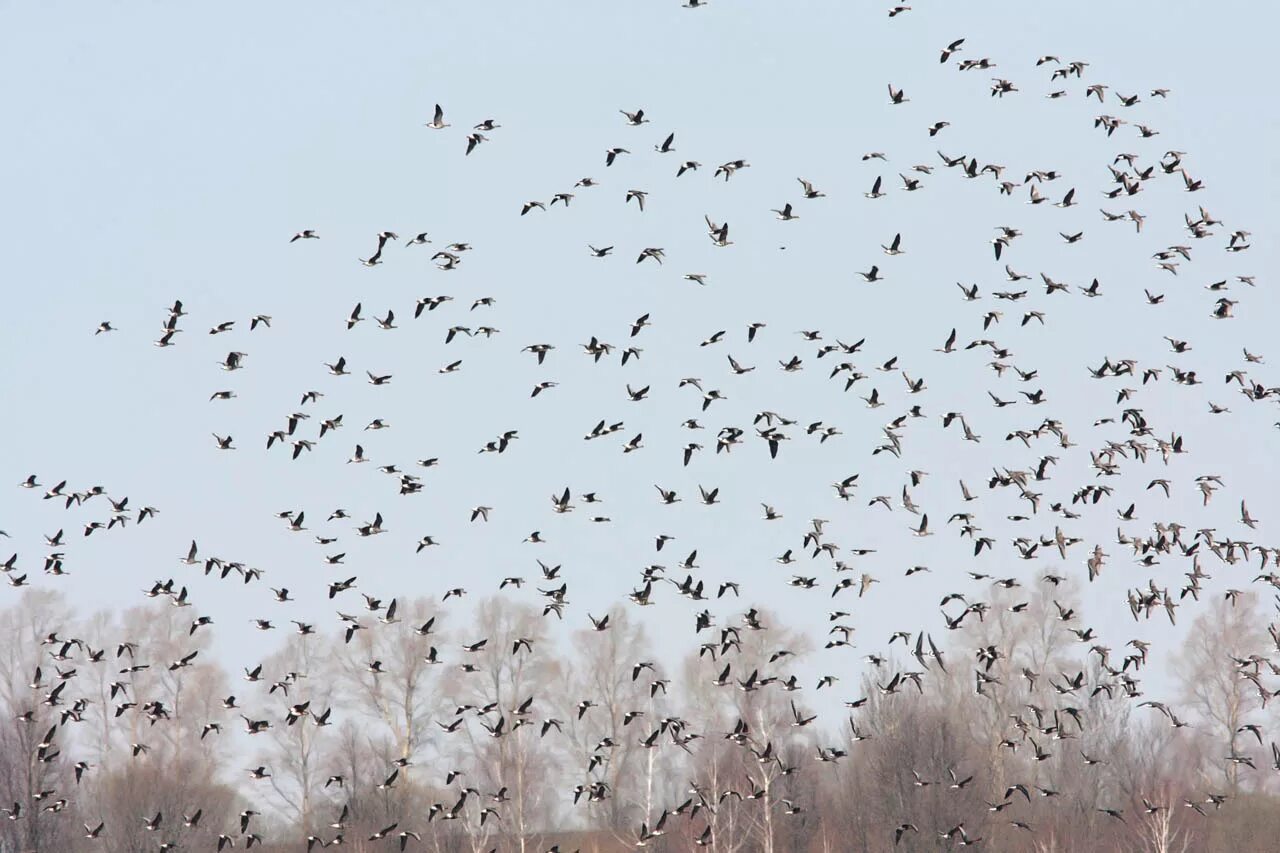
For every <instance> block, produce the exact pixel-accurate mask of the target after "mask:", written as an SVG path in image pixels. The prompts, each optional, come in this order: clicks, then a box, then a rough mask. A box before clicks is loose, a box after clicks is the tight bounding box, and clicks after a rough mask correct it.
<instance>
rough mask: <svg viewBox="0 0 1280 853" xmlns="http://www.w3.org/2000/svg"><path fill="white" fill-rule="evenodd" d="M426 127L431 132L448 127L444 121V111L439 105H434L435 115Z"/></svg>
mask: <svg viewBox="0 0 1280 853" xmlns="http://www.w3.org/2000/svg"><path fill="white" fill-rule="evenodd" d="M426 127H429V128H431V129H432V130H444V129H445V128H446V127H450V125H449V123H448V122H447V121H445V120H444V110H443V109H442V108H441V107H440V105H439V104H436V109H435V114H434V115H433V116H432V117H431V121H429V122H427V123H426Z"/></svg>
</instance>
